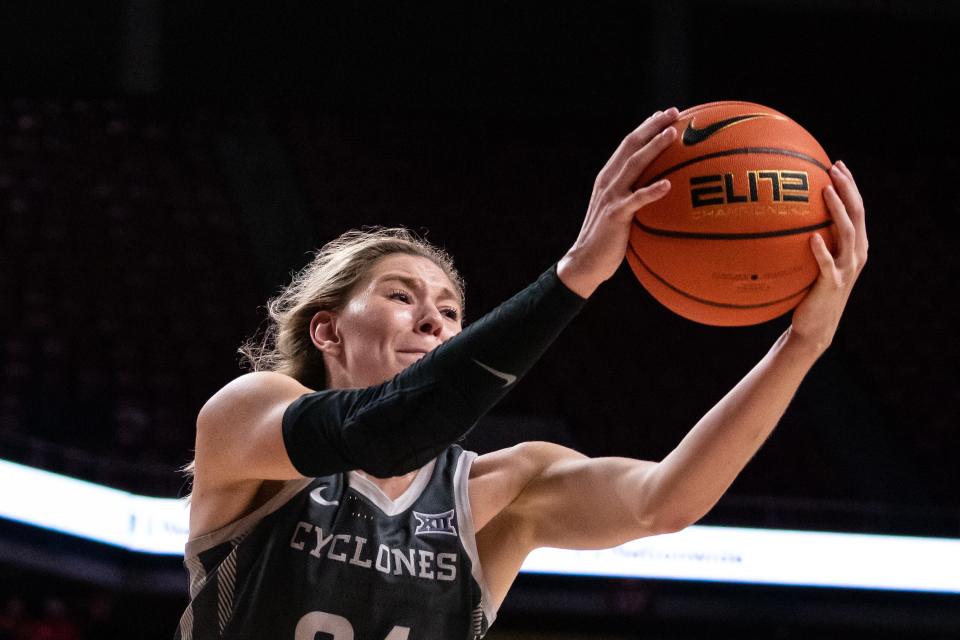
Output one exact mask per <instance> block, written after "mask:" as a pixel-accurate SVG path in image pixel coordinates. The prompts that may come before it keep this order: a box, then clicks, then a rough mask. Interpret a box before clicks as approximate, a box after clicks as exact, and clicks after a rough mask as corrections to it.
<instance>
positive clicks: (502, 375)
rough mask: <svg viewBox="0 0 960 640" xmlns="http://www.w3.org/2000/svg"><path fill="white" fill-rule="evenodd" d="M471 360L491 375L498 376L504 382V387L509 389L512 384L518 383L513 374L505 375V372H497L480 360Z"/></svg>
mask: <svg viewBox="0 0 960 640" xmlns="http://www.w3.org/2000/svg"><path fill="white" fill-rule="evenodd" d="M471 359H472V360H473V361H474V362H476V363H477V364H478V365H480V366H481V367H483V368H484V369H486V370H487V371H489V372H490V373H492V374H493V375H495V376H497V377H498V378H500V379H501V380H503V381H504V384H503V386H505V387H509V386H510V385H511V384H513V383H514V382H516V380H517V376H515V375H513V374H512V373H504V372H503V371H497V370H496V369H494V368H493V367H488V366H487V365H485V364H483V363H482V362H480V361H479V360H475V359H473V358H471Z"/></svg>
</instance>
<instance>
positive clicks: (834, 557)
mask: <svg viewBox="0 0 960 640" xmlns="http://www.w3.org/2000/svg"><path fill="white" fill-rule="evenodd" d="M0 486H2V487H3V496H2V498H0V517H2V518H7V519H9V520H14V521H17V522H22V523H26V524H29V525H34V526H37V527H43V528H46V529H52V530H55V531H60V532H63V533H67V534H70V535H74V536H79V537H82V538H86V539H88V540H94V541H96V542H101V543H104V544H109V545H113V546H116V547H122V548H125V549H127V550H130V551H134V552H142V553H150V554H161V555H170V556H179V555H182V554H183V545H184V543H185V542H186V539H187V532H188V509H187V504H186V501H185V500H184V499H173V498H150V497H146V496H139V495H135V494H132V493H128V492H126V491H119V490H117V489H111V488H109V487H105V486H102V485H98V484H95V483H92V482H86V481H83V480H77V479H75V478H70V477H68V476H63V475H59V474H56V473H50V472H49V471H41V470H39V469H34V468H33V467H28V466H24V465H21V464H16V463H12V462H8V461H4V460H0ZM18 487H29V490H25V491H17V488H18ZM522 571H523V572H525V573H538V574H559V575H578V576H595V577H618V578H651V579H665V580H693V581H708V582H737V583H753V584H769V585H787V586H807V587H809V586H813V587H843V588H850V589H882V590H894V591H918V592H930V593H952V594H960V539H953V538H922V537H913V536H886V535H864V534H850V533H829V532H820V531H786V530H775V529H748V528H736V527H714V526H699V525H696V526H692V527H688V528H686V529H684V530H683V531H680V532H677V533H671V534H664V535H659V536H652V537H648V538H642V539H640V540H635V541H633V542H629V543H627V544H624V545H621V546H619V547H616V548H614V549H605V550H598V551H567V550H561V549H537V550H536V551H534V552H533V553H531V554H530V555H529V556H528V557H527V560H526V562H524V564H523V568H522Z"/></svg>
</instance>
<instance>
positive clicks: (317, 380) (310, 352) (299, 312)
mask: <svg viewBox="0 0 960 640" xmlns="http://www.w3.org/2000/svg"><path fill="white" fill-rule="evenodd" d="M396 253H403V254H408V255H413V256H420V257H423V258H427V259H429V260H431V261H433V262H434V263H435V264H436V265H437V266H438V267H440V268H441V269H443V271H444V273H446V275H447V277H448V278H449V279H450V282H451V283H452V284H453V286H454V288H455V293H456V294H457V296H458V297H459V299H460V300H459V301H460V310H461V311H460V317H461V321H462V319H463V317H464V314H465V312H466V308H465V306H464V305H465V302H466V300H465V298H464V289H465V283H464V281H463V278H462V277H461V276H460V274H459V273H458V272H457V270H456V268H455V267H454V265H453V258H451V256H450V255H449V254H448V253H447V252H446V251H444V250H443V249H441V248H439V247H437V246H435V245H433V244H431V243H430V242H428V241H427V240H426V239H425V238H421V237H419V236H417V235H416V234H415V233H413V232H412V231H410V230H409V229H406V228H404V227H381V226H372V227H362V228H361V229H352V230H350V231H347V232H345V233H343V234H341V235H340V236H339V237H337V238H335V239H334V240H331V241H330V242H328V243H327V244H325V245H323V247H321V248H320V249H319V250H318V251H316V252H315V253H314V257H313V259H312V260H311V261H310V262H309V263H308V264H307V265H306V266H305V267H303V269H301V270H300V271H299V272H297V273H296V274H294V275H293V280H292V281H291V282H290V284H289V285H287V286H286V287H284V288H283V289H281V290H280V293H279V294H278V295H277V296H275V297H273V298H270V299H269V300H268V301H267V305H266V309H267V328H266V330H265V331H264V332H263V335H262V337H260V338H257V336H254V337H252V338H249V339H247V340H246V341H244V343H243V344H242V345H241V346H240V348H239V349H238V352H239V353H240V354H241V355H242V358H241V364H245V365H246V367H247V368H249V369H250V370H251V371H276V372H278V373H283V374H286V375H288V376H290V377H291V378H295V379H296V380H297V381H298V382H300V384H302V385H304V386H305V387H308V388H310V389H315V390H316V389H323V388H325V387H326V384H327V382H326V367H325V366H324V363H323V354H322V353H321V352H320V350H319V349H317V348H316V346H315V345H314V344H313V341H312V340H311V339H310V321H311V319H312V318H313V316H314V315H315V314H316V313H317V312H318V311H325V310H326V311H335V310H338V309H341V308H342V307H343V306H345V305H346V303H347V302H348V301H349V299H350V296H351V294H352V293H353V291H354V289H355V288H356V286H357V285H358V284H359V283H360V282H361V281H363V279H364V277H365V276H366V275H367V274H368V273H369V271H370V268H371V267H372V266H373V263H374V262H376V261H377V260H378V259H380V258H382V257H384V256H387V255H390V254H396ZM178 471H179V472H180V473H182V474H184V475H185V476H187V477H188V478H190V479H192V478H193V476H194V473H195V471H196V459H194V460H191V461H190V462H189V463H188V464H186V465H184V466H183V467H181V468H179V469H178ZM186 499H187V501H189V499H190V496H187V498H186Z"/></svg>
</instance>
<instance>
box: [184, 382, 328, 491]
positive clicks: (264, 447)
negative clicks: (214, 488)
mask: <svg viewBox="0 0 960 640" xmlns="http://www.w3.org/2000/svg"><path fill="white" fill-rule="evenodd" d="M311 392H312V389H309V388H307V387H305V386H303V385H302V384H300V383H299V382H298V381H297V380H296V379H294V378H291V377H290V376H286V375H284V374H282V373H275V372H272V371H257V372H253V373H248V374H245V375H242V376H240V377H239V378H236V379H235V380H232V381H231V382H229V383H228V384H227V385H226V386H224V387H223V388H222V389H220V390H219V391H217V393H215V394H214V395H213V396H212V397H211V398H210V399H209V400H208V401H207V403H206V404H204V405H203V408H201V409H200V414H199V415H198V416H197V442H196V459H197V468H198V469H200V470H201V471H200V473H198V479H200V480H201V481H203V482H205V483H210V484H211V485H218V486H223V485H227V484H233V483H235V482H240V481H243V480H254V479H257V480H292V479H296V478H302V477H304V476H303V475H301V474H300V472H298V471H297V470H296V469H295V468H294V466H293V463H291V461H290V457H289V454H288V453H287V450H286V447H285V445H284V442H283V433H282V421H283V414H284V412H285V411H286V409H287V407H289V406H290V404H291V403H292V402H293V401H294V400H296V399H297V398H299V397H300V396H302V395H304V394H307V393H311Z"/></svg>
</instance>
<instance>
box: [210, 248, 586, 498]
mask: <svg viewBox="0 0 960 640" xmlns="http://www.w3.org/2000/svg"><path fill="white" fill-rule="evenodd" d="M585 303H586V300H585V299H584V298H581V297H580V296H578V295H577V294H576V293H574V292H573V291H571V290H570V289H569V288H567V287H566V286H565V285H564V284H563V283H562V281H561V280H560V279H559V277H558V275H557V270H556V264H554V265H552V266H551V267H550V268H549V269H547V271H545V272H544V273H543V274H542V275H541V276H540V277H539V278H538V279H537V280H536V281H535V282H533V283H532V284H530V285H529V286H527V287H526V288H525V289H523V290H522V291H520V292H519V293H517V294H516V295H514V296H513V297H512V298H510V299H509V300H507V301H506V302H504V303H503V304H501V305H500V306H498V307H497V308H496V309H494V310H493V311H491V312H490V313H488V314H486V315H485V316H483V317H482V318H480V319H479V320H477V321H476V322H474V323H473V324H471V325H470V326H468V327H467V328H466V329H464V330H463V331H462V332H460V333H459V334H457V335H455V336H453V337H452V338H450V339H448V340H446V341H445V342H444V343H443V344H441V345H440V346H438V347H437V348H435V349H434V350H433V351H431V352H430V353H428V354H426V355H425V356H424V357H422V358H420V359H419V360H417V361H416V362H414V363H413V364H411V365H410V366H409V367H407V368H406V369H404V370H403V371H401V372H400V373H398V374H397V375H395V376H394V377H393V378H391V379H389V380H386V381H384V382H382V383H380V384H376V385H372V386H370V387H366V388H363V389H321V390H318V391H313V390H311V389H308V388H306V387H304V386H303V385H301V384H299V383H298V382H296V381H295V380H293V379H292V378H289V377H288V376H284V375H282V374H278V373H273V374H268V373H265V372H260V373H256V374H248V375H245V376H241V377H240V378H238V379H236V380H234V381H233V382H231V383H230V384H228V385H227V386H226V387H224V388H223V389H222V390H221V391H219V392H218V393H217V394H216V395H215V396H214V397H213V398H211V399H210V401H209V402H208V403H207V405H205V406H204V408H203V409H202V410H201V412H200V416H199V417H198V426H197V431H198V435H197V440H198V445H197V460H198V462H197V464H198V466H199V467H202V468H203V473H205V474H207V475H209V476H211V477H216V478H219V479H220V481H229V480H243V479H261V480H267V479H292V478H298V477H316V476H324V475H330V474H333V473H341V472H344V471H348V470H353V469H363V470H364V471H366V472H368V473H371V474H372V475H374V476H377V477H380V478H387V477H391V476H398V475H403V474H404V473H407V472H410V471H413V470H415V469H418V468H420V467H422V466H423V465H424V464H426V463H427V462H429V461H430V460H432V459H433V458H435V457H436V456H437V455H439V454H440V453H441V452H442V451H443V450H444V449H446V448H447V447H449V446H450V444H451V443H453V442H455V441H457V440H458V439H460V438H462V437H463V436H464V435H466V434H467V433H468V432H469V431H470V429H472V428H473V426H474V425H475V424H476V423H477V422H478V421H479V420H480V418H481V417H483V415H484V414H485V413H486V412H487V411H489V410H490V409H491V408H492V407H493V406H494V405H495V404H496V403H497V402H499V401H500V399H501V398H503V396H505V395H506V394H507V392H508V391H509V390H510V388H512V385H513V384H514V383H515V382H516V381H517V380H518V379H520V378H521V377H522V376H523V375H525V374H526V372H527V371H528V370H529V369H530V368H531V367H532V366H533V365H534V363H535V362H536V361H537V360H538V359H539V358H540V357H541V356H542V355H543V353H544V352H545V351H546V349H547V348H548V347H549V345H550V344H551V343H552V342H553V341H554V340H555V339H556V337H557V336H558V335H559V334H560V332H561V331H562V329H563V328H564V327H565V326H566V325H567V323H568V322H569V321H570V320H571V319H572V318H573V317H574V316H575V315H576V314H577V313H578V312H579V311H580V309H581V308H582V307H583V305H584V304H585ZM201 449H202V450H203V452H202V454H201ZM208 469H209V470H208Z"/></svg>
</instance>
